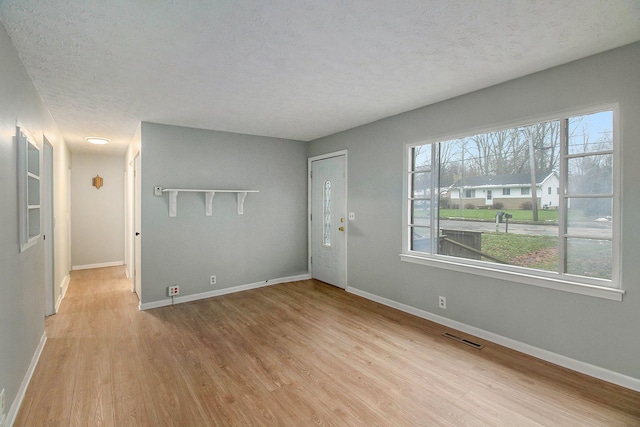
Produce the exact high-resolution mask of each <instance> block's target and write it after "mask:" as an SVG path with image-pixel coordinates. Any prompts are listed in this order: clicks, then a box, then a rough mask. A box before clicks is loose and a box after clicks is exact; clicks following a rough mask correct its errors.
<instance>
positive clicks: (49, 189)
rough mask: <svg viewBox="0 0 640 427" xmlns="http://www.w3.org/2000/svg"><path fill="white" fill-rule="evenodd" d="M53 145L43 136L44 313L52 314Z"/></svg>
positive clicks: (53, 280) (53, 297) (53, 311)
mask: <svg viewBox="0 0 640 427" xmlns="http://www.w3.org/2000/svg"><path fill="white" fill-rule="evenodd" d="M53 155H54V153H53V145H52V144H51V143H50V142H49V140H47V137H45V136H43V138H42V172H43V173H42V178H43V180H42V181H43V184H44V185H43V186H42V190H43V198H42V201H43V210H42V219H43V230H44V231H43V233H42V235H43V239H45V241H44V292H45V301H44V303H45V305H44V315H45V316H51V315H52V314H55V313H56V286H55V282H56V280H55V258H54V251H55V246H54V227H55V223H54V222H55V218H54V210H53V185H54V183H53Z"/></svg>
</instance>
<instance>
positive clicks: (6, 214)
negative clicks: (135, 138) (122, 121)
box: [0, 25, 69, 411]
mask: <svg viewBox="0 0 640 427" xmlns="http://www.w3.org/2000/svg"><path fill="white" fill-rule="evenodd" d="M0 58H2V59H1V60H0V200H2V202H1V203H0V389H1V388H5V389H6V397H5V399H6V409H7V411H9V409H10V406H11V405H12V404H13V402H14V400H15V398H16V395H17V393H18V390H19V388H20V384H21V382H22V380H23V379H24V378H25V374H26V373H27V369H28V367H29V363H30V362H31V359H32V357H33V355H34V353H35V351H36V349H37V346H38V343H39V342H40V339H41V338H42V336H43V334H44V258H43V256H44V254H43V249H44V246H43V243H42V240H40V241H39V242H38V243H37V244H35V245H34V246H32V247H30V248H29V249H27V250H26V251H25V252H23V253H20V246H19V244H18V194H17V188H18V184H17V170H16V165H17V149H16V143H15V141H14V136H15V133H16V121H20V123H21V124H22V125H23V126H24V127H25V128H26V129H28V130H29V132H30V133H31V134H32V135H33V137H34V138H35V139H36V140H37V141H36V142H37V144H38V146H39V147H40V148H42V137H43V134H44V135H45V136H46V137H47V139H48V140H49V141H50V142H51V144H52V145H53V147H54V171H55V172H54V179H55V180H58V179H63V182H61V183H58V182H56V188H55V189H54V199H55V200H56V202H54V206H55V212H54V214H55V216H56V218H57V219H58V221H59V222H61V223H60V224H59V225H56V229H55V252H56V258H55V259H54V264H55V265H56V279H55V280H56V281H57V282H56V288H57V289H56V298H58V297H59V289H58V286H59V285H60V283H59V282H60V281H62V280H63V279H64V278H65V277H66V275H67V273H68V256H67V254H68V238H67V236H66V235H65V234H66V231H67V228H66V224H65V221H66V216H67V215H66V214H67V212H68V210H67V207H66V206H65V205H64V201H65V198H62V201H61V202H60V203H57V201H58V200H60V199H61V197H60V195H61V194H64V193H66V191H67V189H68V186H67V183H66V176H65V170H66V167H67V166H66V165H67V164H68V160H69V157H68V150H67V148H66V144H65V143H64V140H63V139H62V136H61V134H60V132H59V130H58V128H57V126H56V125H55V123H54V122H53V120H52V118H51V116H50V115H49V113H48V111H47V110H46V108H45V107H44V105H43V104H42V101H41V99H40V96H39V95H38V93H37V92H36V89H35V87H34V85H33V83H32V82H31V79H30V78H29V76H28V75H27V73H26V71H25V69H24V67H23V65H22V63H21V61H20V59H19V58H18V54H17V52H16V50H15V49H14V47H13V45H12V44H11V41H10V39H9V36H8V35H7V33H6V32H5V30H4V28H3V27H2V26H1V25H0Z"/></svg>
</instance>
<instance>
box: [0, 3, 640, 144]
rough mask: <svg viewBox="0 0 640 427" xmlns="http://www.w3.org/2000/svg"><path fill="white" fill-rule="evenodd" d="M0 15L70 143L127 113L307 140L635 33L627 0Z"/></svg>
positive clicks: (125, 125)
mask: <svg viewBox="0 0 640 427" xmlns="http://www.w3.org/2000/svg"><path fill="white" fill-rule="evenodd" d="M0 21H1V22H2V24H3V25H4V27H5V28H6V30H7V32H8V33H9V35H10V37H11V39H12V41H13V44H14V45H15V47H16V49H17V50H18V53H19V55H20V57H21V59H22V61H23V62H24V65H25V67H26V69H27V71H28V73H29V74H30V75H31V77H32V79H33V81H34V83H35V85H36V87H37V88H38V90H39V92H40V94H41V96H42V98H43V100H44V102H45V104H46V105H47V107H48V108H49V110H50V111H51V113H52V115H53V117H54V119H55V120H56V121H57V123H58V124H59V126H60V128H61V130H62V132H63V134H64V137H65V139H66V140H67V142H68V144H69V146H70V147H71V149H72V150H73V151H79V150H87V149H94V148H87V145H88V144H87V143H86V142H85V141H84V137H86V136H93V135H98V136H105V137H107V138H111V139H112V144H110V146H108V148H106V149H104V150H105V152H109V153H116V152H117V153H122V152H124V150H125V147H126V145H127V144H128V142H129V140H130V139H131V137H132V136H133V134H134V131H135V129H136V127H137V125H138V123H139V122H140V121H152V122H158V123H167V124H174V125H183V126H192V127H199V128H206V129H216V130H223V131H230V132H239V133H248V134H256V135H264V136H274V137H283V138H292V139H299V140H305V141H308V140H313V139H315V138H318V137H322V136H325V135H329V134H332V133H335V132H338V131H341V130H344V129H348V128H352V127H355V126H358V125H362V124H365V123H369V122H372V121H375V120H377V119H380V118H383V117H387V116H390V115H394V114H398V113H401V112H404V111H408V110H411V109H414V108H417V107H421V106H424V105H427V104H431V103H434V102H437V101H441V100H444V99H447V98H451V97H454V96H457V95H460V94H463V93H467V92H470V91H473V90H477V89H481V88H484V87H487V86H491V85H494V84H497V83H501V82H504V81H506V80H510V79H513V78H516V77H520V76H523V75H526V74H530V73H532V72H535V71H539V70H542V69H546V68H549V67H552V66H555V65H559V64H562V63H566V62H569V61H572V60H575V59H579V58H582V57H585V56H589V55H591V54H595V53H598V52H602V51H605V50H608V49H611V48H614V47H618V46H622V45H625V44H628V43H631V42H634V41H637V40H640V1H638V0H562V1H559V0H512V1H506V0H483V1H480V0H457V1H455V0H406V1H399V0H350V1H347V0H342V1H340V0H323V1H319V0H318V1H311V0H274V1H268V2H261V1H257V0H250V1H247V0H224V1H222V0H200V1H186V0H163V1H161V2H159V1H156V0H129V1H125V0H75V1H72V0H0ZM176 143H179V141H176Z"/></svg>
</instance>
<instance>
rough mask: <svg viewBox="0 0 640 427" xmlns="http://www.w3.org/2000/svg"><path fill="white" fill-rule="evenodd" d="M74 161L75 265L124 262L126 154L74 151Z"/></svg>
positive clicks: (72, 216)
mask: <svg viewBox="0 0 640 427" xmlns="http://www.w3.org/2000/svg"><path fill="white" fill-rule="evenodd" d="M71 164H72V169H71V223H72V227H71V265H72V266H73V267H74V268H76V267H82V266H92V265H95V264H110V263H124V201H125V198H124V172H125V168H124V157H123V156H106V155H103V154H88V153H74V154H73V156H72V163H71ZM96 175H100V176H101V177H102V178H103V182H104V183H103V186H102V187H100V189H96V188H95V187H94V186H93V185H92V179H93V177H95V176H96Z"/></svg>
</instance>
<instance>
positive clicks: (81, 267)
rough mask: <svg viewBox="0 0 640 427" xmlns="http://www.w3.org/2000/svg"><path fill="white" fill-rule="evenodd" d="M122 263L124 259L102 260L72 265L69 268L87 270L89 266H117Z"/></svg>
mask: <svg viewBox="0 0 640 427" xmlns="http://www.w3.org/2000/svg"><path fill="white" fill-rule="evenodd" d="M119 265H124V261H113V262H102V263H99V264H85V265H74V266H73V267H71V270H88V269H90V268H102V267H117V266H119Z"/></svg>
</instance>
